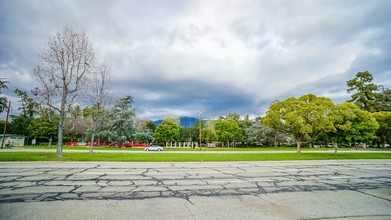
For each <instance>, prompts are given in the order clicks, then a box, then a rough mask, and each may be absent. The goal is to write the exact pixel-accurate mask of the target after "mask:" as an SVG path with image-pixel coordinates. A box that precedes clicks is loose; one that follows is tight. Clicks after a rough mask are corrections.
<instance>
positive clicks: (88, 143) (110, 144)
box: [65, 142, 151, 148]
mask: <svg viewBox="0 0 391 220" xmlns="http://www.w3.org/2000/svg"><path fill="white" fill-rule="evenodd" d="M65 145H66V146H67V147H74V146H91V142H86V143H78V142H67V143H66V144H65ZM92 146H105V147H119V146H118V144H116V143H111V142H94V143H93V144H92ZM149 146H151V145H150V144H146V143H133V142H130V143H123V144H122V145H121V147H143V148H144V147H149Z"/></svg>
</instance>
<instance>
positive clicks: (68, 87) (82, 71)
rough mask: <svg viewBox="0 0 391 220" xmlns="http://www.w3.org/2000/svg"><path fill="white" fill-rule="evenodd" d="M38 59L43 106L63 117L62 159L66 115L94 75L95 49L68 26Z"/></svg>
mask: <svg viewBox="0 0 391 220" xmlns="http://www.w3.org/2000/svg"><path fill="white" fill-rule="evenodd" d="M39 58H40V60H41V65H39V66H37V67H36V68H35V69H34V75H35V77H36V79H37V81H38V82H39V83H40V84H41V86H42V88H41V90H40V95H41V96H42V98H43V100H44V104H46V105H47V106H49V108H50V109H53V110H55V111H56V112H57V113H58V114H59V117H60V120H59V123H58V143H57V156H59V157H61V156H62V146H63V129H64V124H65V115H66V112H67V111H68V109H69V108H70V106H72V104H73V103H74V102H75V101H76V98H77V97H78V96H79V94H80V92H81V91H82V90H83V89H85V88H86V87H85V83H86V82H87V78H88V75H89V74H91V73H93V72H92V70H93V66H94V63H95V55H94V50H93V48H92V45H91V43H90V42H89V39H88V37H87V36H86V35H85V33H83V32H80V33H79V32H75V31H74V30H73V29H72V28H70V27H67V26H66V27H64V28H63V29H62V30H61V31H59V32H57V33H56V34H55V35H54V36H51V37H49V41H48V45H47V48H46V49H44V50H42V51H41V52H40V53H39Z"/></svg>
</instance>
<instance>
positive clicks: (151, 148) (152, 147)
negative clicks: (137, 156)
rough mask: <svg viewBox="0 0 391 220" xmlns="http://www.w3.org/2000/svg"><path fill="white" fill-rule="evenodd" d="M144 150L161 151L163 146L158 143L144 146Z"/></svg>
mask: <svg viewBox="0 0 391 220" xmlns="http://www.w3.org/2000/svg"><path fill="white" fill-rule="evenodd" d="M144 150H145V151H162V150H163V147H160V146H158V145H152V146H149V147H146V148H144Z"/></svg>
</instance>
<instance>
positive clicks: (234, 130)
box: [215, 118, 243, 147]
mask: <svg viewBox="0 0 391 220" xmlns="http://www.w3.org/2000/svg"><path fill="white" fill-rule="evenodd" d="M215 129H216V135H217V138H218V140H219V141H222V142H227V143H228V147H230V144H229V143H230V142H233V143H234V145H235V142H236V141H237V140H241V139H242V134H243V131H242V129H241V128H240V127H239V124H238V122H236V121H235V120H233V119H231V118H228V119H222V118H220V119H218V120H217V122H216V124H215Z"/></svg>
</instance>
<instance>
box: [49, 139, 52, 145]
mask: <svg viewBox="0 0 391 220" xmlns="http://www.w3.org/2000/svg"><path fill="white" fill-rule="evenodd" d="M51 146H52V137H50V138H49V147H51Z"/></svg>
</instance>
